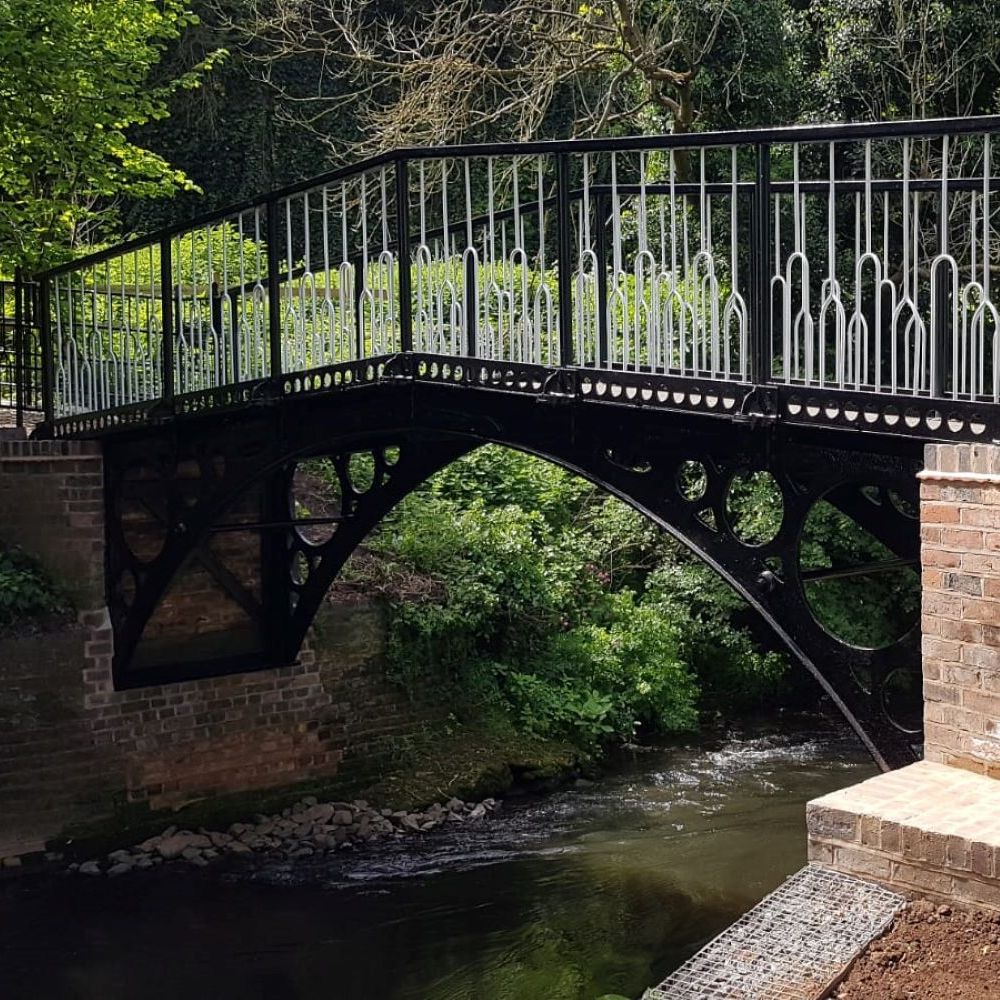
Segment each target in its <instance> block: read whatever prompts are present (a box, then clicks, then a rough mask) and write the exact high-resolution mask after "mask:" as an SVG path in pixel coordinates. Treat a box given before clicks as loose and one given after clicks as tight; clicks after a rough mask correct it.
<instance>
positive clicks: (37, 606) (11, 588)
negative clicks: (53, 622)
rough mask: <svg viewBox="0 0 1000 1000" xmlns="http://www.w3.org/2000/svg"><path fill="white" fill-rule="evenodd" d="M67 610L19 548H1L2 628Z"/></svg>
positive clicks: (0, 627) (0, 600) (0, 590)
mask: <svg viewBox="0 0 1000 1000" xmlns="http://www.w3.org/2000/svg"><path fill="white" fill-rule="evenodd" d="M64 609H65V601H64V600H63V599H62V597H61V596H60V595H59V594H58V593H57V591H56V590H55V589H54V588H53V587H52V585H51V584H50V583H49V581H48V580H47V579H46V578H45V575H44V574H43V573H42V571H41V570H40V569H39V568H38V566H37V565H36V564H35V563H34V562H33V561H32V560H31V559H29V558H28V557H27V556H26V555H25V554H24V553H23V552H21V551H20V550H18V549H5V548H0V629H5V628H10V627H12V626H19V625H23V624H25V623H28V622H30V621H31V620H33V619H36V618H39V617H41V616H44V615H47V614H54V613H57V612H60V611H62V610H64Z"/></svg>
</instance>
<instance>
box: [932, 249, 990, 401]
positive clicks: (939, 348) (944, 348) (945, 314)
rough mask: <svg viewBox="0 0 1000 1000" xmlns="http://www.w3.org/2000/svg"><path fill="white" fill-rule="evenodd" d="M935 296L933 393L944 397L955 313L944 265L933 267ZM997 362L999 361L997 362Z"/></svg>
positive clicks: (949, 273)
mask: <svg viewBox="0 0 1000 1000" xmlns="http://www.w3.org/2000/svg"><path fill="white" fill-rule="evenodd" d="M932 274H933V279H932V280H933V285H934V291H933V294H934V297H935V300H936V302H937V305H938V307H937V310H936V312H935V313H934V328H933V329H932V330H931V336H932V337H933V338H934V352H933V354H932V357H933V359H934V363H933V365H932V367H931V395H932V396H937V397H942V396H944V395H945V394H946V393H947V391H948V384H947V378H946V375H947V373H948V372H949V371H951V365H952V358H951V350H950V347H951V337H950V336H949V334H950V333H951V318H952V315H953V314H954V303H953V302H952V297H951V291H952V289H951V281H950V280H949V279H950V278H951V272H950V271H949V270H948V269H947V268H944V267H938V268H936V269H934V268H932ZM995 363H997V362H995Z"/></svg>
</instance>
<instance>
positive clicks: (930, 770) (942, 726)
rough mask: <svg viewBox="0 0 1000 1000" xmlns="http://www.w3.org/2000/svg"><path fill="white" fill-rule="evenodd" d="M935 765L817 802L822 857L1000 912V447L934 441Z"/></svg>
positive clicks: (925, 560)
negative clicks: (944, 443)
mask: <svg viewBox="0 0 1000 1000" xmlns="http://www.w3.org/2000/svg"><path fill="white" fill-rule="evenodd" d="M920 478H921V483H920V521H921V528H920V535H921V563H922V566H923V576H922V580H923V615H922V619H921V623H922V630H923V674H924V727H925V744H924V760H923V761H922V762H920V763H918V764H913V765H911V766H910V767H906V768H902V769H901V770H899V771H893V772H890V773H889V774H883V775H880V776H878V777H876V778H872V779H870V780H868V781H865V782H863V783H861V784H860V785H856V786H854V787H853V788H847V789H843V790H842V791H839V792H834V793H832V794H830V795H826V796H824V797H823V798H821V799H817V800H816V801H814V802H811V803H810V804H809V806H808V809H807V823H808V829H809V853H810V857H811V858H812V859H813V860H816V861H821V862H823V863H825V864H827V865H830V866H832V867H834V868H837V869H839V870H840V871H844V872H848V873H850V874H856V875H861V876H863V877H870V878H875V879H878V880H879V881H882V882H885V883H887V884H890V885H894V886H897V887H900V888H904V889H907V890H909V891H911V892H915V893H917V894H919V895H926V896H929V897H931V898H937V899H947V900H953V901H957V902H960V903H968V904H973V905H977V906H985V907H988V908H991V909H997V910H1000V446H997V445H969V444H961V445H943V444H937V445H928V446H927V448H926V453H925V468H924V471H923V472H922V473H921V476H920Z"/></svg>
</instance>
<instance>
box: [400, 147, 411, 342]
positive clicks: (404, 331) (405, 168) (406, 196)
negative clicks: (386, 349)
mask: <svg viewBox="0 0 1000 1000" xmlns="http://www.w3.org/2000/svg"><path fill="white" fill-rule="evenodd" d="M396 257H397V261H398V267H399V282H398V288H399V343H400V347H401V349H402V350H403V351H404V353H407V354H409V353H410V351H412V350H413V299H412V290H411V287H410V179H409V161H408V160H407V159H406V157H403V156H401V157H400V158H399V159H398V160H397V161H396Z"/></svg>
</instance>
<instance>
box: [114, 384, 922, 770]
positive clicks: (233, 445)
mask: <svg viewBox="0 0 1000 1000" xmlns="http://www.w3.org/2000/svg"><path fill="white" fill-rule="evenodd" d="M351 404H352V405H351V406H350V408H349V409H348V408H347V407H345V406H343V405H342V404H341V403H340V402H339V401H338V400H337V399H335V398H323V397H314V398H312V399H303V400H299V401H295V402H294V403H290V404H289V405H287V406H285V407H282V408H280V409H277V410H273V411H268V410H262V411H260V412H259V413H258V414H256V415H255V416H254V417H253V419H252V420H249V421H248V420H246V419H244V420H241V421H239V422H234V423H233V424H232V425H231V426H227V425H222V426H208V425H206V424H205V423H203V422H201V421H191V422H189V423H187V424H184V425H174V426H173V427H171V428H170V430H169V431H167V432H164V434H163V435H162V437H161V439H160V440H159V441H158V444H157V447H154V448H150V442H149V440H148V437H147V438H145V439H143V440H142V441H136V442H134V443H130V442H128V441H127V440H126V439H123V440H122V441H121V442H109V445H108V459H109V461H108V467H109V473H108V475H109V497H110V498H111V499H109V507H110V510H109V514H110V516H109V543H110V544H109V563H108V565H109V593H110V594H111V599H110V603H111V608H112V620H113V623H114V626H115V631H116V658H117V666H118V674H119V676H120V677H123V678H125V677H127V676H128V669H127V663H128V657H129V656H130V655H131V653H132V651H133V650H134V649H135V648H136V644H137V643H138V641H139V637H140V636H141V634H142V630H143V627H144V625H145V622H146V621H148V619H149V616H150V615H151V614H152V613H153V610H154V609H155V607H156V605H157V604H158V602H159V601H160V599H161V598H162V596H163V594H164V593H165V591H166V589H167V588H168V587H169V585H170V581H171V580H172V579H173V578H174V577H175V575H176V574H177V572H178V571H179V569H180V568H181V566H182V565H184V563H185V561H186V560H188V559H191V558H193V557H198V554H199V553H201V554H204V553H205V550H206V543H207V540H208V539H209V538H210V537H211V536H212V533H213V530H214V529H215V528H217V527H218V524H219V521H220V519H223V518H224V517H225V516H226V512H227V511H231V510H232V509H233V505H234V504H238V503H239V502H240V499H241V498H243V497H247V496H249V495H254V494H255V495H256V496H257V502H258V506H259V511H260V514H259V519H258V520H257V521H256V522H255V523H253V524H251V522H248V528H247V530H248V531H255V532H256V533H257V535H258V536H259V537H260V539H261V543H260V585H261V586H260V597H259V599H258V600H257V601H256V602H254V601H253V599H252V598H251V596H250V595H247V594H243V595H242V599H243V603H244V604H245V605H246V606H247V608H248V610H250V611H253V612H254V613H255V614H256V615H257V616H258V617H259V620H260V622H261V627H262V632H263V634H264V635H265V636H266V644H265V648H264V650H263V653H264V656H263V660H264V662H267V663H270V664H275V663H287V662H291V661H292V660H294V658H295V656H296V655H297V652H298V650H299V648H300V647H301V644H302V642H303V641H304V639H305V637H306V634H307V632H308V630H309V628H310V626H311V623H312V620H313V617H314V616H315V614H316V612H317V610H318V609H319V607H320V605H321V603H322V601H323V598H324V595H325V594H326V591H327V589H328V588H329V586H330V584H331V583H332V581H333V580H334V579H335V578H336V576H337V574H338V573H339V572H340V570H341V568H342V567H343V565H344V563H345V562H346V561H347V559H348V558H349V557H350V555H351V553H352V552H353V551H354V550H355V549H356V548H357V546H358V545H359V544H360V542H361V541H362V540H363V539H364V537H365V536H366V535H367V534H368V533H369V532H370V531H371V530H372V529H373V528H374V527H375V526H376V525H377V524H378V523H379V521H381V519H382V518H383V517H384V516H385V515H386V514H387V513H388V511H389V510H390V509H391V508H392V507H393V506H394V505H395V504H396V503H398V502H399V501H400V500H401V499H402V498H403V497H405V496H406V495H407V494H408V493H409V492H411V491H412V490H414V489H416V488H417V487H418V486H419V485H420V484H421V483H423V482H424V481H425V480H426V479H427V478H428V477H429V476H431V475H433V474H434V473H435V472H436V471H438V470H439V469H441V468H444V467H445V466H446V465H448V464H450V463H451V462H452V461H454V460H455V459H456V458H458V457H460V456H461V455H463V454H466V453H467V452H469V451H470V450H472V449H474V448H475V447H478V446H479V445H481V444H484V443H497V444H502V445H506V446H509V447H513V448H518V449H520V450H522V451H526V452H530V453H532V454H536V455H538V456H540V457H543V458H545V459H547V460H549V461H552V462H555V463H556V464H559V465H561V466H563V467H565V468H567V469H569V470H570V471H573V472H575V473H577V474H579V475H581V476H583V477H585V478H587V479H588V480H590V481H591V482H593V483H595V484H597V485H598V486H600V487H602V488H604V489H606V490H607V491H608V492H610V493H611V494H613V495H615V496H617V497H619V498H620V499H622V500H623V501H625V502H627V503H629V504H630V505H632V506H633V507H635V508H636V509H637V510H639V511H640V512H642V513H643V514H644V515H645V516H647V517H649V518H650V519H651V520H652V521H654V522H655V523H656V524H658V525H659V526H660V527H661V528H663V529H664V530H666V531H668V532H669V533H670V534H672V535H673V536H674V537H675V538H677V539H678V540H679V541H680V542H682V543H683V544H684V545H686V546H687V547H688V548H689V549H691V550H692V552H694V553H695V554H696V555H697V556H698V557H699V558H701V559H702V560H704V561H705V562H706V563H707V564H708V565H710V566H712V567H713V568H714V569H715V570H716V572H718V573H719V574H720V575H721V576H722V577H723V578H724V579H725V580H726V581H727V582H728V583H729V584H730V585H731V586H732V587H733V588H734V589H735V590H736V591H737V592H738V593H739V594H741V596H742V597H743V598H744V599H745V600H746V601H747V602H748V603H749V604H750V606H751V607H753V608H754V609H755V610H756V611H757V612H758V614H760V616H761V617H762V618H763V620H764V621H765V622H766V623H767V624H768V625H769V627H770V628H771V629H772V630H773V632H774V633H775V635H776V636H777V637H778V638H779V639H780V641H781V642H782V643H783V644H784V646H785V647H786V648H787V649H788V650H789V651H790V653H791V654H792V655H793V656H794V657H795V658H796V659H798V660H799V661H800V662H801V663H802V664H803V665H804V666H805V667H806V668H807V669H808V670H809V671H810V672H811V673H812V675H813V676H814V677H815V678H816V679H817V681H818V682H819V683H820V685H821V686H822V688H823V689H824V691H825V692H826V693H827V694H828V695H829V696H830V698H831V699H832V700H833V702H834V703H835V704H836V705H837V706H838V707H839V708H840V710H841V711H842V712H843V713H844V715H845V716H846V718H847V719H848V720H849V721H850V723H851V725H852V726H853V727H854V729H855V730H856V731H857V733H858V735H859V736H860V737H861V739H862V740H863V741H864V743H865V745H866V746H867V747H868V749H869V750H870V751H871V753H872V755H873V756H874V757H875V759H876V760H877V761H878V762H879V764H880V765H881V766H883V767H888V766H896V765H899V764H902V763H906V762H908V761H910V760H912V759H914V757H915V756H916V754H917V753H918V751H917V749H916V747H917V745H918V743H919V740H920V736H919V733H918V732H917V731H916V729H915V727H912V726H907V725H904V724H902V723H901V720H900V719H899V718H894V715H893V706H892V705H891V704H890V703H889V692H890V689H891V680H892V678H894V677H895V678H897V679H898V677H899V676H900V675H901V673H903V674H905V676H906V677H908V678H909V679H910V683H911V684H912V683H917V681H918V679H919V646H918V636H917V629H916V627H914V628H913V629H911V630H910V632H908V633H907V635H905V636H903V637H902V638H901V639H900V640H899V641H898V642H896V643H894V644H893V645H891V646H889V647H887V648H885V649H879V650H866V649H858V648H856V647H853V646H849V645H847V644H845V643H843V642H841V641H840V640H838V639H837V638H835V637H834V636H833V635H831V634H830V633H829V632H827V631H826V630H825V629H824V628H823V626H822V625H820V624H819V622H817V620H816V619H815V617H814V616H813V613H812V611H811V609H810V607H809V604H808V601H807V600H806V595H805V581H804V579H803V575H802V571H801V567H800V564H799V542H800V539H801V534H802V530H803V526H804V524H805V521H806V518H807V517H808V515H809V512H810V510H811V509H812V507H813V505H814V504H815V503H816V502H817V501H819V500H820V499H827V500H829V501H830V502H831V503H833V504H834V505H835V506H837V507H838V508H840V509H841V510H843V511H844V512H845V513H847V514H849V515H850V516H851V517H853V518H854V519H855V520H856V521H858V522H859V523H860V524H861V525H862V526H863V527H864V528H866V529H867V530H869V531H870V532H871V533H872V534H873V535H874V536H875V537H876V538H878V539H879V540H880V541H882V542H883V543H884V544H886V545H887V546H888V547H889V548H890V549H891V550H892V551H893V553H894V554H895V555H896V556H897V557H898V559H899V561H900V563H901V564H905V563H912V562H914V561H915V560H916V559H917V557H918V554H919V553H918V545H919V537H918V529H917V521H916V519H915V517H914V513H915V510H916V478H915V473H916V472H917V471H918V469H919V461H918V457H917V456H916V455H913V454H903V455H900V454H899V453H898V443H894V445H895V448H896V450H895V451H881V450H879V449H878V447H877V445H878V441H877V439H874V438H863V437H862V438H861V440H860V441H859V440H858V438H859V437H860V436H852V439H851V440H845V444H847V445H849V447H844V448H830V447H829V446H826V445H821V444H818V443H816V442H815V441H813V440H811V439H810V438H809V437H808V436H807V435H803V434H802V433H801V432H800V433H795V432H790V431H788V430H787V429H778V428H776V427H774V426H773V425H769V424H759V423H753V422H747V423H741V424H736V425H734V424H732V423H729V422H722V421H718V420H713V419H711V418H706V417H701V416H693V417H685V416H683V415H679V414H676V413H674V414H669V415H667V414H663V413H662V412H656V411H653V410H643V409H635V408H630V409H625V408H620V407H615V406H613V405H606V404H601V403H590V402H587V403H579V402H573V403H569V402H567V403H566V404H565V405H561V404H559V403H556V404H552V403H547V404H540V403H538V402H536V401H535V400H534V399H531V398H525V397H522V396H518V395H514V394H506V393H501V392H497V393H485V394H484V393H477V394H471V395H470V394H468V393H466V392H465V391H463V390H462V389H458V388H453V387H439V386H416V387H411V388H410V389H408V390H400V391H392V390H387V389H386V388H382V389H373V390H372V391H368V390H364V391H363V394H362V393H361V392H359V394H357V395H353V394H352V399H351ZM827 440H829V439H827ZM137 449H141V450H142V451H143V452H144V456H143V457H142V458H141V459H139V458H138V457H137V456H136V454H135V452H136V450H137ZM359 453H365V454H368V455H370V456H372V457H371V460H370V468H371V482H370V483H365V484H363V485H364V488H359V484H358V483H357V482H355V481H354V480H353V478H352V474H351V469H350V465H351V458H350V456H352V455H355V454H359ZM151 456H152V457H151ZM318 456H328V457H330V458H332V460H333V462H334V467H335V468H336V470H337V473H338V478H339V479H340V483H341V495H342V498H343V500H342V509H341V511H340V517H339V523H337V524H336V525H335V530H333V533H332V537H331V538H330V539H329V540H328V541H326V542H325V543H323V544H318V545H317V544H314V543H312V542H310V541H307V539H306V538H305V537H304V536H303V534H302V532H301V531H300V526H299V525H296V524H295V521H296V518H295V512H294V509H293V506H292V501H291V489H290V486H291V480H292V476H293V474H294V469H295V466H296V464H297V463H299V462H301V461H302V460H303V459H305V458H309V457H318ZM136 461H140V462H141V463H143V464H144V467H149V465H150V463H152V464H153V466H154V467H155V468H157V469H158V470H159V472H158V474H156V475H153V476H148V477H146V478H143V477H141V476H140V477H136V476H135V475H132V476H131V477H130V475H129V470H130V469H134V467H135V464H136ZM688 462H696V463H699V465H700V466H701V468H703V469H704V474H705V489H704V492H703V494H702V495H700V496H698V497H692V496H690V495H686V494H685V492H684V491H683V490H681V489H680V488H679V487H678V472H679V471H680V470H681V468H682V467H683V466H684V463H688ZM185 468H186V469H187V471H188V473H189V475H187V476H186V477H185V476H183V475H178V470H181V471H183V470H184V469H185ZM170 470H173V474H172V475H171V474H170ZM748 470H759V471H766V472H768V473H770V474H771V475H772V476H773V477H774V479H775V481H776V483H777V485H778V488H779V489H780V491H781V496H782V500H783V507H784V514H783V519H782V523H781V526H780V529H779V531H778V533H777V534H776V535H775V537H774V538H773V539H770V540H767V541H766V542H764V543H763V544H759V545H755V544H747V543H745V542H743V541H741V540H740V539H739V538H738V537H737V535H736V533H735V531H734V530H733V525H732V524H731V523H730V520H729V517H728V513H727V508H726V498H727V495H728V490H729V484H730V483H731V481H732V479H733V478H734V477H735V476H737V475H739V474H741V473H743V472H746V471H748ZM150 483H153V484H155V486H154V488H153V489H152V490H150ZM137 484H138V488H137ZM137 494H142V495H144V496H149V495H155V496H157V497H158V500H156V501H155V506H156V509H157V510H158V511H159V513H158V518H159V520H160V521H161V522H162V524H163V527H164V538H163V544H162V548H161V549H160V551H159V552H158V554H157V555H156V556H155V557H154V558H153V559H152V560H149V561H146V562H143V561H142V560H139V559H137V558H136V555H135V553H134V552H133V551H132V550H131V549H130V548H129V545H128V544H127V541H126V538H125V533H124V531H123V524H124V523H125V522H124V520H123V518H122V516H121V514H122V511H123V510H124V509H126V508H127V507H128V506H130V505H133V506H134V503H135V497H136V495H137ZM143 503H144V505H145V506H146V507H149V506H150V503H149V502H148V501H143ZM251 537H256V536H253V535H252V536H251ZM123 580H130V581H131V582H130V583H129V584H128V585H127V586H124V585H123V583H122V581H123ZM234 583H235V581H232V580H229V581H228V584H229V585H230V587H232V586H233V584H234ZM235 592H236V593H239V591H238V590H236V591H235ZM136 682H141V681H134V680H132V681H129V680H126V683H136Z"/></svg>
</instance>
